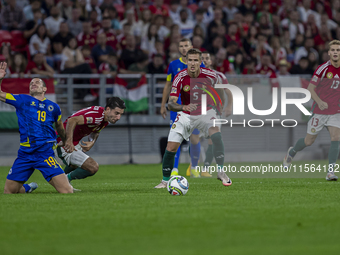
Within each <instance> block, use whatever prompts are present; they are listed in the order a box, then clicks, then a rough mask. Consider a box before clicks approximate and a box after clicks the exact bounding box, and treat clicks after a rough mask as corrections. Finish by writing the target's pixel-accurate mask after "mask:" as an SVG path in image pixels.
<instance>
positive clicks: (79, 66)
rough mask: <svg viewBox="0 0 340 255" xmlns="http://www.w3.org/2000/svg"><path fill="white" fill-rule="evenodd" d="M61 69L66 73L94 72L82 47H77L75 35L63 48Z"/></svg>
mask: <svg viewBox="0 0 340 255" xmlns="http://www.w3.org/2000/svg"><path fill="white" fill-rule="evenodd" d="M60 70H61V73H65V74H81V73H82V74H89V73H91V72H92V70H91V68H90V66H89V64H87V63H86V62H85V59H84V57H83V54H82V53H81V51H80V49H77V39H76V38H75V37H72V38H70V40H69V42H68V45H67V46H66V47H65V48H64V49H63V53H62V57H61V66H60Z"/></svg>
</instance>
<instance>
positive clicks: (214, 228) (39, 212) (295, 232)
mask: <svg viewBox="0 0 340 255" xmlns="http://www.w3.org/2000/svg"><path fill="white" fill-rule="evenodd" d="M296 163H297V164H305V163H311V162H296ZM314 163H317V164H319V163H322V164H325V163H326V162H325V161H315V162H314ZM235 165H240V164H235ZM248 165H252V164H250V163H248ZM256 165H259V163H256ZM186 167H187V165H181V166H180V174H181V175H185V169H186ZM8 170H9V167H0V180H1V182H0V190H1V193H2V192H3V187H4V183H5V179H6V175H7V173H8ZM230 176H231V177H232V176H233V175H232V174H230ZM269 177H274V178H263V176H261V175H258V176H255V178H232V180H233V185H232V186H231V187H224V186H222V184H221V183H220V182H219V181H217V180H216V179H212V178H210V179H207V178H205V179H203V178H200V179H193V178H188V181H189V184H190V188H189V191H188V193H187V195H186V196H179V197H176V196H171V195H170V194H169V193H168V192H167V191H166V190H155V189H153V186H155V185H156V184H158V183H159V181H160V180H161V166H160V165H112V166H101V167H100V170H99V172H98V173H97V174H96V175H95V176H93V177H89V178H87V179H85V180H78V181H74V182H73V185H74V187H75V188H79V189H81V190H82V192H79V193H75V194H66V195H65V194H64V195H61V194H58V193H56V192H55V191H54V189H53V188H52V187H51V186H50V185H49V184H47V183H46V182H45V180H44V179H43V178H42V175H41V174H40V173H39V172H38V171H36V172H35V173H34V175H33V176H32V177H31V179H30V181H36V182H38V184H39V185H40V186H39V188H38V189H37V190H36V191H35V192H34V193H32V194H20V195H3V194H1V195H0V254H2V255H15V254H25V255H31V254H32V255H40V254H42V255H47V254H48V255H54V254H56V255H61V254H62V255H68V254H75V255H78V254H84V255H86V254H100V255H106V254H108V255H109V254H110V255H111V254H129V255H130V254H138V255H139V254H148V255H149V254H162V255H163V254H164V255H165V254H169V255H170V254H171V255H174V254H186V255H188V254H193V255H194V254H195V255H196V254H284V255H287V254H309V255H310V254H339V244H338V236H339V234H340V223H339V220H338V215H339V213H340V203H339V198H340V196H339V189H340V182H326V180H325V178H324V177H325V174H323V173H322V174H321V175H320V177H319V178H275V177H276V176H274V175H272V176H269ZM283 177H284V176H283ZM292 177H293V176H292ZM312 177H313V176H312Z"/></svg>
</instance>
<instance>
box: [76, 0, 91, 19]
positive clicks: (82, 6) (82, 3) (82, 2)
mask: <svg viewBox="0 0 340 255" xmlns="http://www.w3.org/2000/svg"><path fill="white" fill-rule="evenodd" d="M76 6H77V7H78V8H79V10H80V20H81V21H85V20H88V19H89V16H90V15H89V13H88V11H87V10H86V0H78V1H77V2H76Z"/></svg>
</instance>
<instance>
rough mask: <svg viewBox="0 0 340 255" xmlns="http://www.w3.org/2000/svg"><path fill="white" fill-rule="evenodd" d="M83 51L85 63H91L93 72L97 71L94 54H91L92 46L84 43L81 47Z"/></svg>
mask: <svg viewBox="0 0 340 255" xmlns="http://www.w3.org/2000/svg"><path fill="white" fill-rule="evenodd" d="M81 53H82V54H83V57H84V61H85V63H87V64H89V66H90V68H91V70H92V73H97V67H96V63H95V62H94V60H93V58H92V56H91V48H90V46H89V45H86V44H85V45H84V46H83V47H82V48H81Z"/></svg>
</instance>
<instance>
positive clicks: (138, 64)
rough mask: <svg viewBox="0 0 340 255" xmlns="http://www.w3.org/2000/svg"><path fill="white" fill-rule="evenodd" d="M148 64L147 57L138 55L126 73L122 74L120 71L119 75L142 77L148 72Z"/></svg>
mask: <svg viewBox="0 0 340 255" xmlns="http://www.w3.org/2000/svg"><path fill="white" fill-rule="evenodd" d="M148 63H149V58H148V56H147V55H145V54H144V53H143V54H140V55H139V56H138V57H137V58H136V61H135V63H133V64H131V65H130V66H129V67H128V70H127V71H124V72H122V70H121V71H120V72H121V73H131V74H141V75H144V74H146V73H147V72H148Z"/></svg>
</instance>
